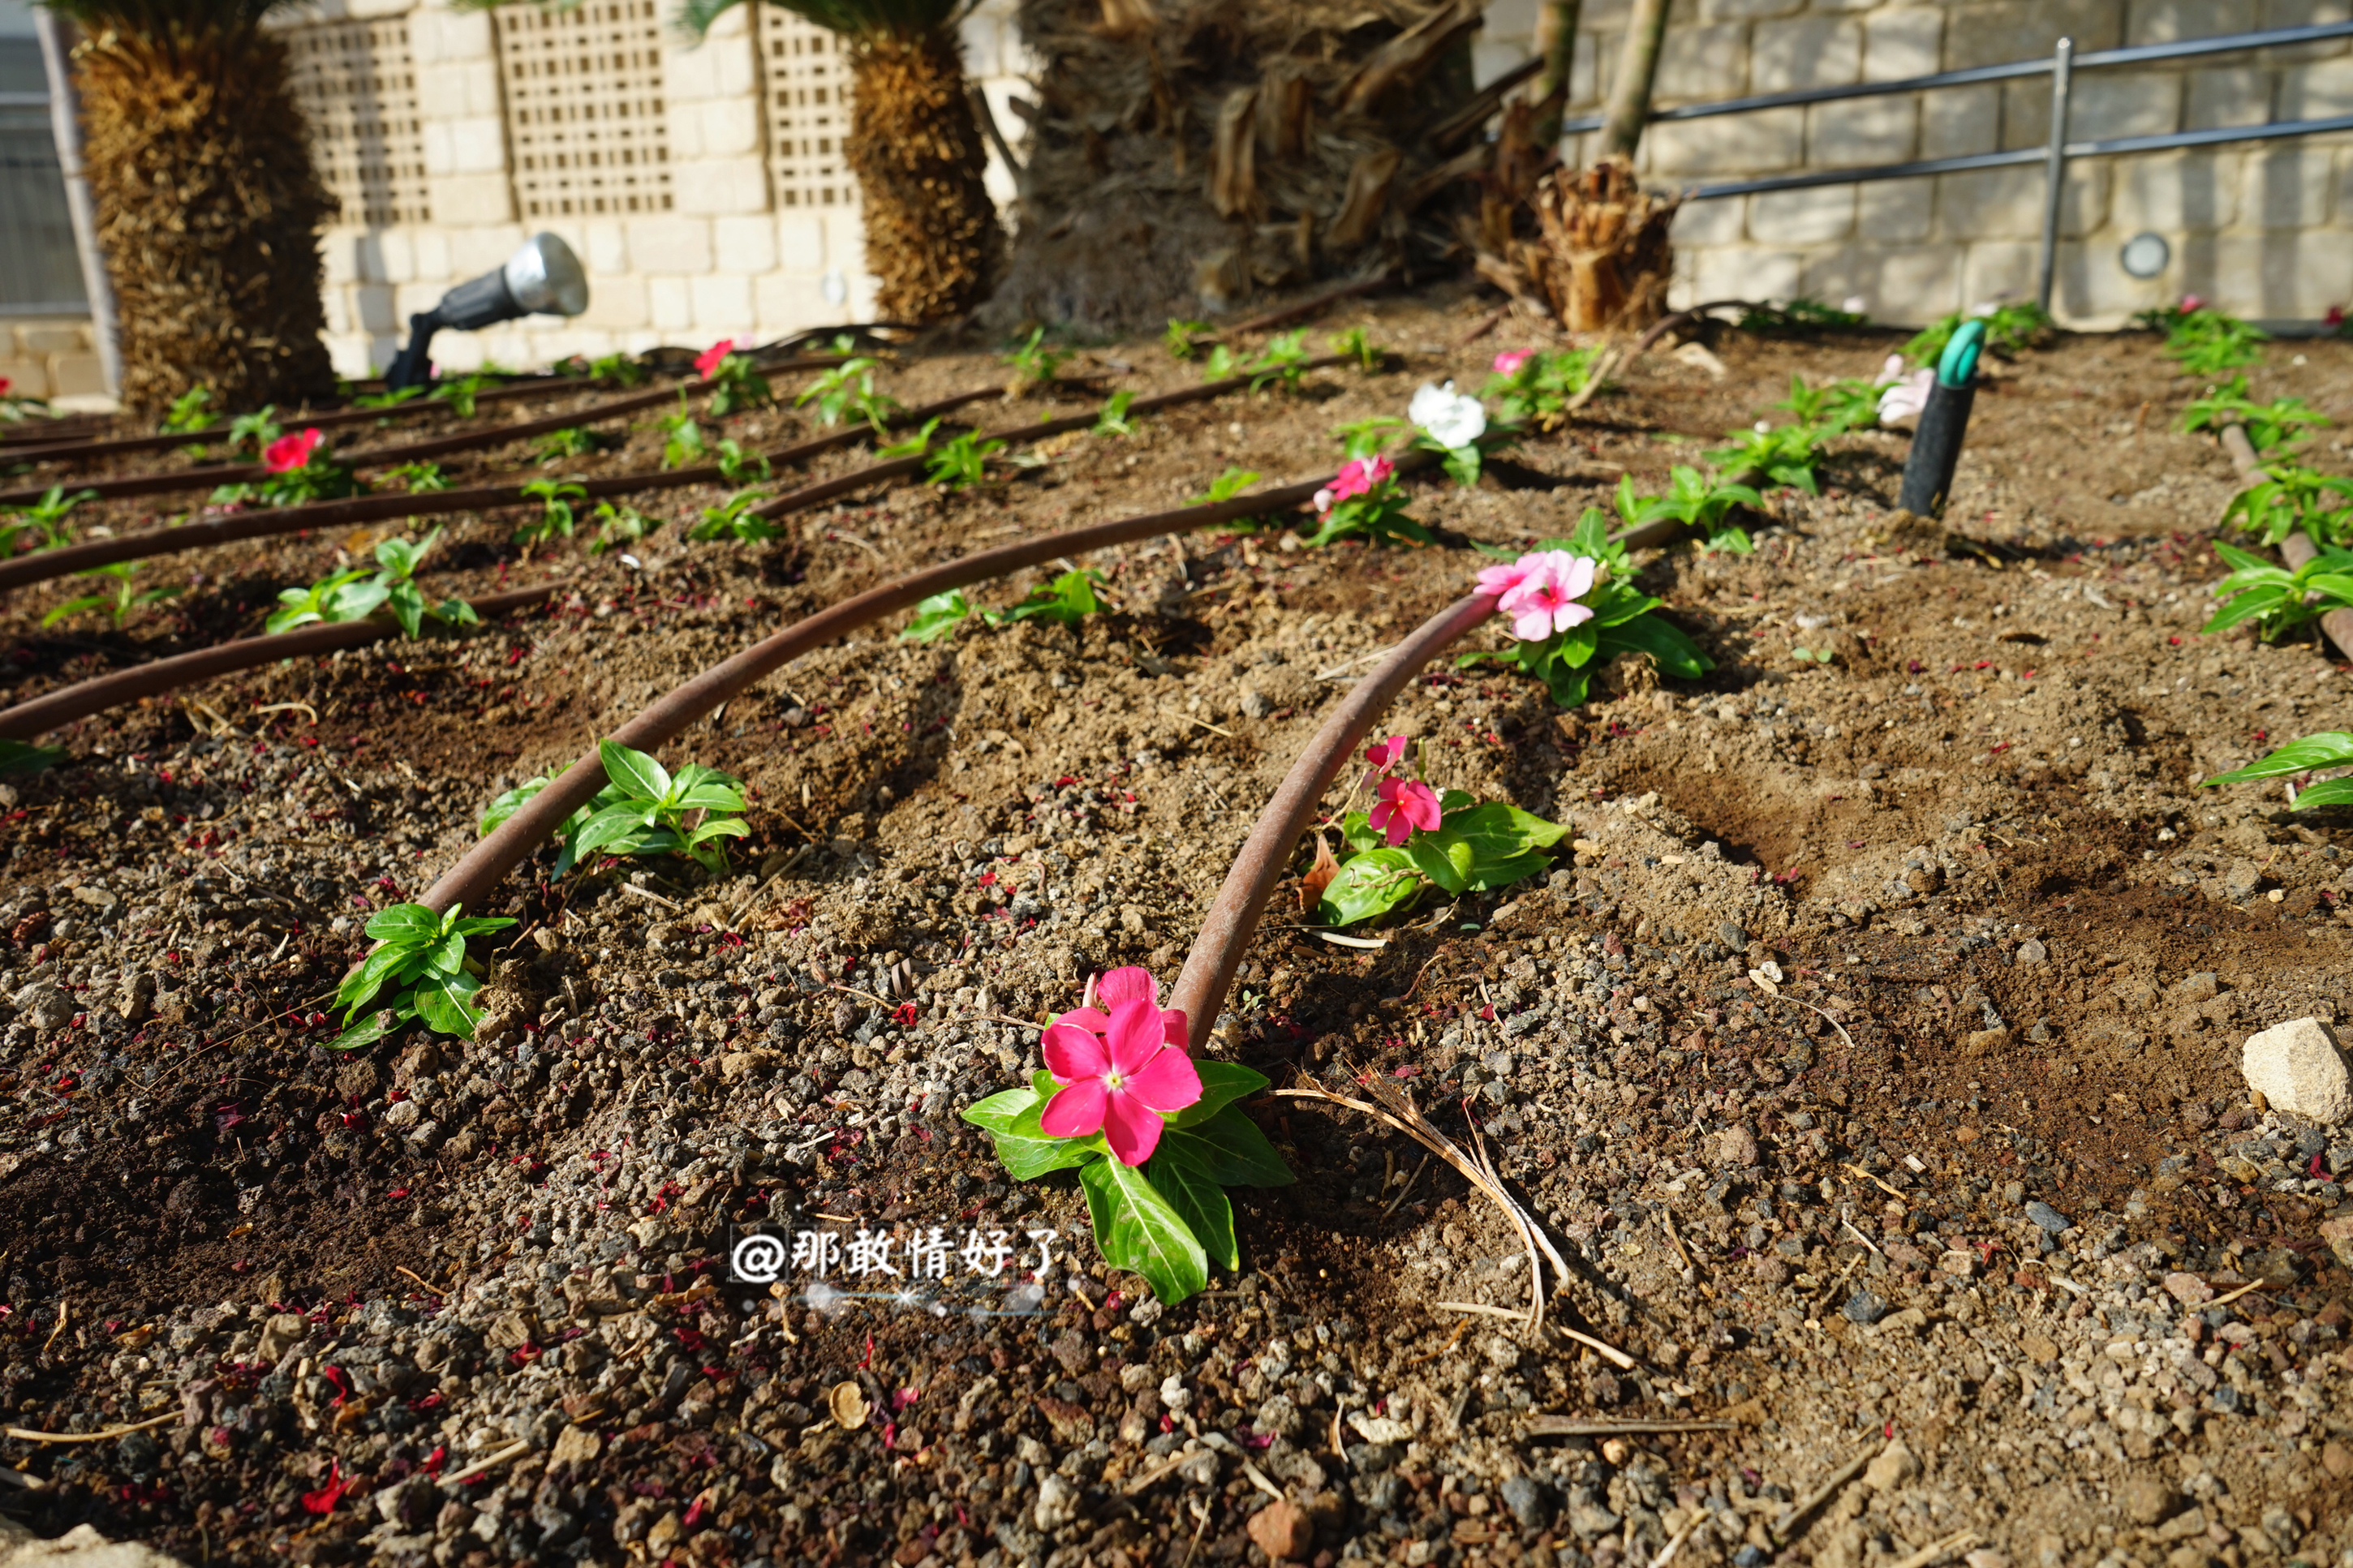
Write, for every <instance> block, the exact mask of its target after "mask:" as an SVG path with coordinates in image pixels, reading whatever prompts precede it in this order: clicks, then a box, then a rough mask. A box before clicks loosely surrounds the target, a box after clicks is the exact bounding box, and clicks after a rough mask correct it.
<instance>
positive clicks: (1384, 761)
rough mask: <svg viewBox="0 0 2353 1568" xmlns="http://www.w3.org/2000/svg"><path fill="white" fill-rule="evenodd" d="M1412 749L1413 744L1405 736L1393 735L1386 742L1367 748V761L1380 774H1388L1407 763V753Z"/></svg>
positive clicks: (1375, 743) (1377, 742)
mask: <svg viewBox="0 0 2353 1568" xmlns="http://www.w3.org/2000/svg"><path fill="white" fill-rule="evenodd" d="M1412 749H1413V742H1411V741H1409V740H1408V739H1407V738H1406V737H1405V736H1403V735H1391V736H1390V737H1389V738H1388V740H1386V741H1375V742H1373V743H1372V744H1371V745H1369V746H1366V748H1365V761H1366V762H1368V763H1372V764H1373V766H1374V768H1375V769H1376V770H1377V771H1378V772H1381V773H1387V772H1388V771H1389V770H1390V769H1391V768H1393V767H1395V766H1397V765H1398V763H1401V762H1403V761H1405V754H1406V752H1409V751H1410V750H1412Z"/></svg>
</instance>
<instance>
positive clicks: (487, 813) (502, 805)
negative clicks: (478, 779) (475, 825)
mask: <svg viewBox="0 0 2353 1568" xmlns="http://www.w3.org/2000/svg"><path fill="white" fill-rule="evenodd" d="M547 784H548V781H547V779H546V778H545V777H544V776H543V777H540V778H535V779H531V780H528V781H526V782H524V783H522V784H517V785H515V786H514V788H512V789H511V790H509V791H507V792H506V794H504V795H501V796H499V798H498V799H496V800H494V801H492V802H491V804H490V805H489V807H488V808H487V809H485V810H484V811H483V813H482V825H481V829H480V831H481V832H483V833H484V834H488V833H490V832H491V831H492V830H494V829H495V828H496V827H497V826H499V824H500V823H501V822H504V821H505V820H506V819H507V818H508V817H510V816H513V815H514V814H515V813H516V812H518V811H521V810H522V808H523V805H524V804H525V803H526V802H528V801H529V800H530V799H531V797H532V796H533V795H537V794H538V793H539V792H540V791H541V790H543V789H545V788H546V787H547Z"/></svg>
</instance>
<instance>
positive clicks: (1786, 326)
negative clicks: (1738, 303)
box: [1740, 294, 1871, 333]
mask: <svg viewBox="0 0 2353 1568" xmlns="http://www.w3.org/2000/svg"><path fill="white" fill-rule="evenodd" d="M1854 302H1855V303H1857V304H1860V303H1862V301H1861V300H1856V301H1854ZM1870 322H1871V318H1870V316H1869V315H1868V314H1866V313H1865V312H1863V311H1862V310H1841V309H1840V308H1839V307H1838V306H1836V305H1831V304H1826V303H1824V302H1823V301H1822V300H1815V299H1811V298H1809V297H1808V296H1806V295H1803V294H1800V295H1799V296H1798V297H1797V298H1796V299H1794V300H1788V302H1786V303H1784V304H1779V305H1776V304H1772V303H1770V302H1767V303H1766V304H1762V305H1751V306H1749V307H1748V308H1747V309H1746V310H1743V311H1742V312H1741V313H1740V330H1741V331H1744V332H1773V333H1784V332H1806V331H1820V330H1821V329H1822V328H1824V327H1862V326H1868V325H1869V324H1870Z"/></svg>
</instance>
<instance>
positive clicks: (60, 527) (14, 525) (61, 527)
mask: <svg viewBox="0 0 2353 1568" xmlns="http://www.w3.org/2000/svg"><path fill="white" fill-rule="evenodd" d="M97 499H98V492H97V491H96V490H77V491H75V492H74V493H73V494H72V495H70V496H69V495H68V494H66V490H65V487H64V486H63V485H51V486H50V487H49V488H48V489H47V491H46V492H44V493H43V495H42V497H41V499H40V500H37V501H35V502H34V503H33V504H32V505H31V506H28V507H26V508H24V509H23V510H19V511H14V512H10V513H8V514H7V515H6V516H5V517H0V560H5V559H6V558H7V557H9V556H11V555H14V554H16V553H17V544H16V542H17V540H18V539H19V538H20V537H21V536H22V535H24V534H25V533H27V532H31V533H34V534H37V535H38V536H39V537H38V540H37V542H36V543H35V544H34V545H33V548H34V549H36V550H41V549H48V550H55V549H56V548H57V547H58V546H59V545H61V544H65V543H69V542H71V540H72V539H73V527H72V525H71V524H70V523H69V522H68V521H66V520H67V518H68V517H69V516H70V515H71V513H72V511H73V510H74V508H76V507H78V506H79V505H81V503H82V502H84V501H88V500H97Z"/></svg>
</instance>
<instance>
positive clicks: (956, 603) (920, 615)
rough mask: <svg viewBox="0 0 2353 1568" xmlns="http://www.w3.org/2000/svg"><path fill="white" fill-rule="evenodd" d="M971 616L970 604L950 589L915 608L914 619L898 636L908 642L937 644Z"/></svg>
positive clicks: (954, 590) (962, 596) (958, 593)
mask: <svg viewBox="0 0 2353 1568" xmlns="http://www.w3.org/2000/svg"><path fill="white" fill-rule="evenodd" d="M971 614H972V602H971V601H970V600H968V599H966V598H965V596H964V595H963V594H962V593H960V592H959V591H957V590H956V589H954V588H951V589H949V590H948V591H947V592H946V593H944V594H934V595H932V596H931V597H930V598H928V599H925V600H924V601H923V603H922V604H920V605H916V606H915V618H914V619H913V620H912V621H909V622H908V623H907V627H906V629H905V630H904V631H902V632H901V633H900V634H899V636H900V637H902V638H903V639H904V640H906V641H908V642H937V641H938V640H939V639H940V638H942V637H947V636H949V635H950V634H951V633H953V632H954V631H955V629H956V627H958V626H962V625H963V624H964V623H965V618H966V617H968V616H970V615H971Z"/></svg>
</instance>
